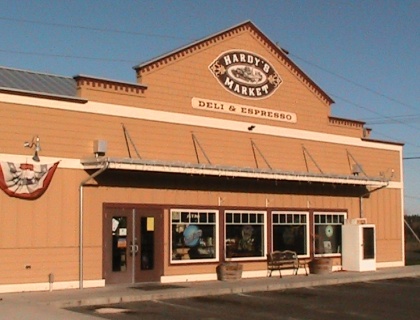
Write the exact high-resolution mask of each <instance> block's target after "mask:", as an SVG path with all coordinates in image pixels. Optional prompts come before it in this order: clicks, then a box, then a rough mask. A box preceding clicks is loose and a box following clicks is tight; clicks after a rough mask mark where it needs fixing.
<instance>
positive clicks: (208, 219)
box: [171, 209, 218, 263]
mask: <svg viewBox="0 0 420 320" xmlns="http://www.w3.org/2000/svg"><path fill="white" fill-rule="evenodd" d="M217 213H218V212H217V211H214V210H190V209H188V210H184V209H173V210H171V240H172V246H171V247H172V253H171V262H173V263H184V262H205V261H216V260H217V241H216V240H217V236H216V235H217V230H216V226H217Z"/></svg>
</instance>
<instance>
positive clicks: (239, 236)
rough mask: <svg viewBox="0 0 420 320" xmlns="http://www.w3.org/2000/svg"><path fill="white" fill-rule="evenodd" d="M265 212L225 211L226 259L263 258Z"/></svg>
mask: <svg viewBox="0 0 420 320" xmlns="http://www.w3.org/2000/svg"><path fill="white" fill-rule="evenodd" d="M265 220H266V212H242V211H226V212H225V224H226V233H225V235H226V242H225V254H226V258H232V259H234V258H264V257H265V248H266V245H265V234H266V232H265V225H266V223H265Z"/></svg>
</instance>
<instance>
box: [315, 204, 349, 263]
mask: <svg viewBox="0 0 420 320" xmlns="http://www.w3.org/2000/svg"><path fill="white" fill-rule="evenodd" d="M346 216H347V214H346V213H345V212H315V213H314V228H315V230H314V234H315V243H314V245H315V256H329V255H341V248H342V245H341V226H342V225H343V224H344V221H345V220H346Z"/></svg>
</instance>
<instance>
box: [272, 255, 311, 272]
mask: <svg viewBox="0 0 420 320" xmlns="http://www.w3.org/2000/svg"><path fill="white" fill-rule="evenodd" d="M309 262H310V259H299V258H298V256H297V253H296V252H295V251H290V250H285V251H273V252H271V253H268V254H267V276H268V277H271V274H272V273H273V271H276V270H278V272H279V273H280V278H282V274H281V270H285V269H292V270H293V274H294V275H297V274H298V271H299V268H304V269H305V273H306V275H308V269H307V267H308V265H309Z"/></svg>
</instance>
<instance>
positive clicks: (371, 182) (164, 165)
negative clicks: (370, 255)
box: [80, 157, 389, 187]
mask: <svg viewBox="0 0 420 320" xmlns="http://www.w3.org/2000/svg"><path fill="white" fill-rule="evenodd" d="M80 162H81V164H82V165H83V167H84V169H85V170H94V169H101V168H103V167H104V166H107V168H108V169H111V170H112V169H113V170H132V171H139V172H159V173H177V174H188V175H202V176H218V177H229V178H248V179H267V180H273V181H295V182H308V183H324V184H325V183H327V184H344V185H357V186H366V187H368V186H369V187H386V186H387V185H388V183H389V182H388V180H385V179H383V178H380V177H365V176H355V175H335V174H324V173H310V172H293V171H282V170H276V169H261V168H246V167H234V166H221V165H212V164H194V163H186V162H168V161H159V160H144V159H133V158H110V157H98V158H90V159H82V160H80Z"/></svg>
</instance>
